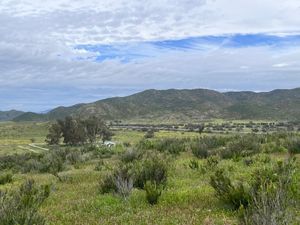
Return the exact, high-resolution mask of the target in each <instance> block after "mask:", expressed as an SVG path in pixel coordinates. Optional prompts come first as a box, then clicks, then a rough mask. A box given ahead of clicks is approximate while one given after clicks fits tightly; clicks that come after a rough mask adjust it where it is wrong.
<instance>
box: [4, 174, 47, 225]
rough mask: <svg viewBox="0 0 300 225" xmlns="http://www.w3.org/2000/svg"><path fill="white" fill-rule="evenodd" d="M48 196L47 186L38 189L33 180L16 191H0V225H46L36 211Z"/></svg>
mask: <svg viewBox="0 0 300 225" xmlns="http://www.w3.org/2000/svg"><path fill="white" fill-rule="evenodd" d="M49 194H50V186H49V185H45V186H41V187H38V186H36V185H35V182H34V181H33V180H28V181H26V182H25V183H23V184H22V186H21V187H20V188H19V190H17V191H11V192H3V191H0V206H1V207H0V224H3V225H11V224H19V225H29V224H32V225H33V224H36V225H37V224H38V225H44V224H46V221H45V219H44V217H43V216H41V215H40V214H39V213H38V209H39V208H40V206H41V205H42V204H43V202H44V201H45V200H46V199H47V198H48V196H49Z"/></svg>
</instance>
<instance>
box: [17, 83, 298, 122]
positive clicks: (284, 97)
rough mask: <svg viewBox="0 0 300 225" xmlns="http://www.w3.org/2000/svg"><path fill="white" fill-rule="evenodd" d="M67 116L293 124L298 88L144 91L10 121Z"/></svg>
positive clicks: (52, 118) (296, 108) (296, 107)
mask: <svg viewBox="0 0 300 225" xmlns="http://www.w3.org/2000/svg"><path fill="white" fill-rule="evenodd" d="M67 115H73V116H80V117H86V116H89V115H99V116H102V117H103V118H105V119H108V120H138V119H147V120H156V121H170V120H172V121H189V120H203V119H215V118H222V119H270V120H275V119H278V120H296V119H299V118H300V88H297V89H291V90H274V91H271V92H261V93H255V92H226V93H221V92H217V91H213V90H207V89H193V90H176V89H169V90H146V91H143V92H140V93H137V94H133V95H130V96H127V97H115V98H108V99H104V100H100V101H97V102H93V103H89V104H78V105H74V106H71V107H58V108H56V109H53V110H51V111H50V112H48V113H47V114H33V113H25V114H23V115H21V116H19V117H16V118H15V119H14V120H15V121H26V120H30V121H32V120H54V119H59V118H64V117H65V116H67Z"/></svg>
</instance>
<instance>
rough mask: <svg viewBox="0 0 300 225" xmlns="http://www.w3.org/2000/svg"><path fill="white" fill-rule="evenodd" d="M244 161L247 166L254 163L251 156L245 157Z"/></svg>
mask: <svg viewBox="0 0 300 225" xmlns="http://www.w3.org/2000/svg"><path fill="white" fill-rule="evenodd" d="M243 162H244V164H245V165H246V166H251V165H252V164H253V163H254V161H253V159H251V158H245V159H244V160H243Z"/></svg>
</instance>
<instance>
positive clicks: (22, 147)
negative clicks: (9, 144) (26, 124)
mask: <svg viewBox="0 0 300 225" xmlns="http://www.w3.org/2000/svg"><path fill="white" fill-rule="evenodd" d="M18 148H21V149H24V150H28V151H31V152H34V153H39V152H38V151H36V150H33V149H31V148H27V147H24V146H21V145H19V146H18Z"/></svg>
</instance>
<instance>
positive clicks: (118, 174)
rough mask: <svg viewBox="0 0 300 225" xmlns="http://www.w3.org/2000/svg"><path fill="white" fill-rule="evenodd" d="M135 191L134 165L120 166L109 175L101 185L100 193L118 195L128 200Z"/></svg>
mask: <svg viewBox="0 0 300 225" xmlns="http://www.w3.org/2000/svg"><path fill="white" fill-rule="evenodd" d="M132 189H133V173H132V165H130V164H125V165H124V164H120V165H119V166H118V167H117V168H116V169H115V170H114V171H113V173H112V174H107V175H106V176H105V177H104V179H102V180H101V181H100V183H99V191H100V193H101V194H104V193H116V194H118V195H120V196H122V197H124V198H127V197H128V196H129V194H130V193H131V191H132Z"/></svg>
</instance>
